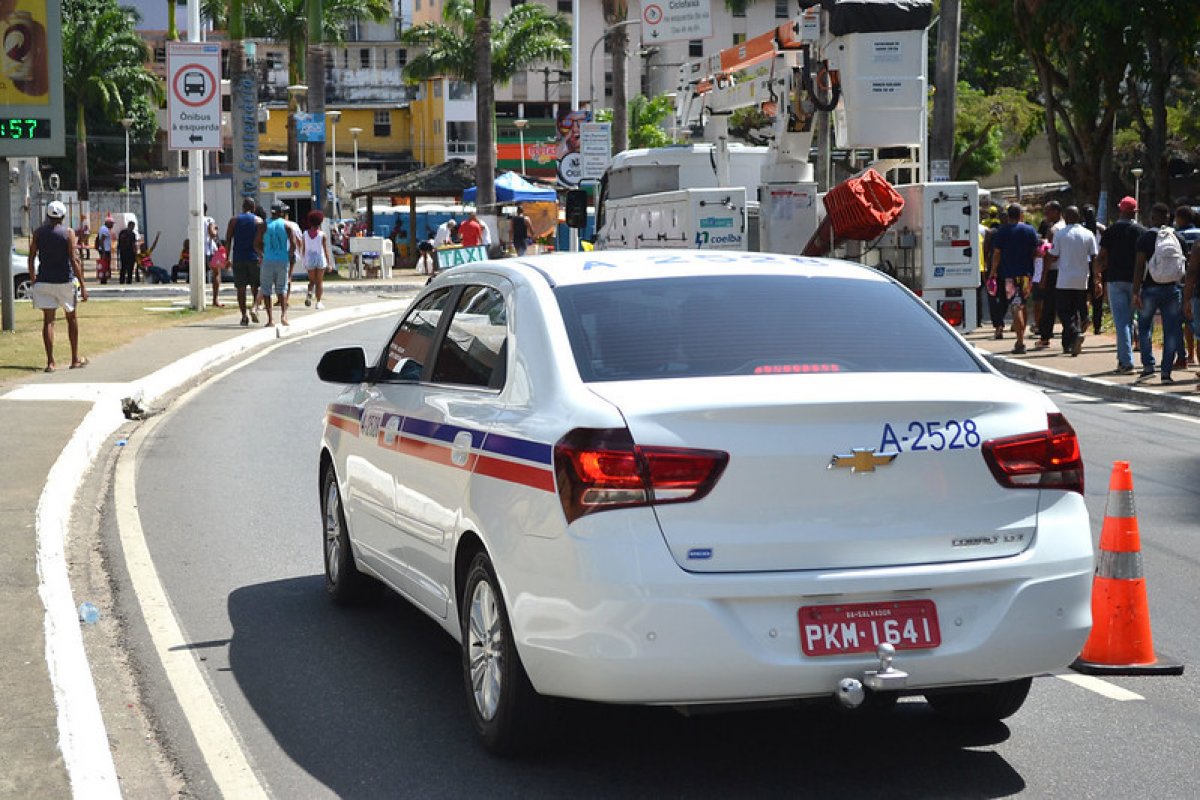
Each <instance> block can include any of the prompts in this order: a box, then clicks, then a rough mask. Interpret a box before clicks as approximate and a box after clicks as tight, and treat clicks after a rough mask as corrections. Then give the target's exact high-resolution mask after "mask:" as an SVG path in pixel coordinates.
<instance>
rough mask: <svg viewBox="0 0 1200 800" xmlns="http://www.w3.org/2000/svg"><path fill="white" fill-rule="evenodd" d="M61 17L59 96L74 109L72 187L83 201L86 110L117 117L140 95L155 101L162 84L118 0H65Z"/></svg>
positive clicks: (85, 189)
mask: <svg viewBox="0 0 1200 800" xmlns="http://www.w3.org/2000/svg"><path fill="white" fill-rule="evenodd" d="M62 20H63V22H62V25H63V37H62V39H63V99H64V101H65V102H66V103H68V104H71V105H73V106H74V108H75V113H76V118H75V137H76V139H75V188H76V190H77V191H78V192H79V199H80V201H82V202H86V201H87V199H88V188H89V187H88V149H87V136H88V132H87V113H86V112H87V110H88V109H92V110H93V111H96V110H98V111H99V112H100V113H101V114H103V116H104V117H105V118H106V119H108V120H109V121H111V122H116V121H117V120H119V119H121V118H122V117H124V116H126V114H127V113H129V112H130V110H131V108H132V107H133V106H136V105H138V104H139V98H145V97H152V98H154V99H155V100H156V101H157V100H159V99H160V98H161V97H162V87H161V86H160V85H159V82H158V79H157V78H156V77H155V76H154V75H153V74H151V73H150V72H147V71H146V68H145V63H146V60H147V57H148V51H147V49H146V44H145V42H143V41H142V38H141V36H139V35H138V33H137V30H136V29H135V25H136V17H135V16H134V15H133V14H132V12H130V11H127V10H124V9H121V8H119V7H118V6H117V3H116V0H63V5H62ZM141 102H142V103H143V104H144V101H141Z"/></svg>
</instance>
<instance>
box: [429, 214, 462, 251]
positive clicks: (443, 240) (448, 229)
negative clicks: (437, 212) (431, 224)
mask: <svg viewBox="0 0 1200 800" xmlns="http://www.w3.org/2000/svg"><path fill="white" fill-rule="evenodd" d="M457 227H458V223H457V222H455V221H454V218H453V217H451V218H450V219H448V220H446V221H445V222H443V223H442V224H441V225H438V229H437V233H435V234H434V235H433V246H434V247H445V246H446V245H448V244H450V243H451V242H452V241H453V239H454V230H455V229H456V228H457Z"/></svg>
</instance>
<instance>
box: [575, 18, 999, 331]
mask: <svg viewBox="0 0 1200 800" xmlns="http://www.w3.org/2000/svg"><path fill="white" fill-rule="evenodd" d="M804 4H805V3H804V2H802V5H804ZM809 5H810V7H808V8H806V9H805V10H804V11H803V13H801V14H800V15H799V16H798V17H795V18H794V19H792V20H790V21H788V22H786V23H784V24H782V25H780V26H779V27H777V28H775V29H774V30H771V31H768V32H767V33H764V34H762V35H761V36H758V37H755V38H753V39H749V40H747V41H746V42H744V43H742V44H740V45H737V46H735V47H732V48H729V49H727V50H723V51H721V52H720V53H719V54H717V55H714V56H712V57H710V58H708V59H705V60H701V61H695V62H691V63H688V64H685V65H683V66H682V67H681V68H680V84H679V90H678V92H677V95H676V123H677V124H681V125H682V126H684V127H685V128H692V129H695V128H699V129H702V130H703V141H698V142H696V143H694V144H689V145H675V146H671V147H664V148H653V149H643V150H628V151H625V152H623V153H618V154H617V155H616V156H615V157H614V158H613V161H612V164H611V165H610V166H609V168H608V170H607V171H606V172H605V174H604V176H603V177H602V178H601V181H600V187H599V197H598V199H597V219H596V227H597V234H596V243H595V244H596V248H597V249H606V248H607V249H613V248H648V247H655V248H662V247H668V248H672V247H675V248H697V249H703V250H751V251H764V252H775V253H793V254H801V253H806V252H807V253H809V254H813V253H819V254H821V255H831V256H835V257H839V258H846V259H850V260H857V261H859V262H861V263H864V264H868V265H870V266H874V267H877V268H879V269H881V270H883V271H885V272H887V273H888V274H890V275H892V276H894V277H896V278H897V279H898V280H900V281H902V282H903V283H904V284H905V285H906V286H908V287H909V288H910V289H912V290H913V291H914V292H916V293H917V294H919V295H921V296H922V297H923V298H924V299H925V301H926V302H927V303H929V305H930V306H931V307H933V308H934V309H935V310H937V311H938V313H939V314H940V315H941V316H942V317H943V318H944V319H946V320H947V322H949V323H950V324H951V325H953V326H955V327H956V328H958V329H959V330H961V331H964V332H965V331H969V330H972V329H974V327H975V326H976V324H977V318H976V309H975V301H974V297H973V294H974V291H975V289H976V288H977V287H978V286H979V276H980V272H979V257H980V253H979V247H980V245H979V221H978V220H979V187H978V185H977V184H975V183H974V182H969V181H957V182H945V181H941V182H932V183H927V182H924V181H925V178H926V168H925V162H926V153H925V150H926V147H925V145H926V138H927V130H926V118H927V117H926V113H927V110H926V98H927V96H928V89H927V86H928V82H927V78H926V61H927V59H926V53H927V33H926V28H927V26H928V25H929V21H930V15H931V4H930V1H929V0H899V1H898V0H889V1H888V2H883V1H882V0H822V2H820V4H817V3H813V2H811V0H809ZM740 108H758V109H759V110H760V111H762V112H763V114H764V115H765V116H766V117H767V118H768V119H770V120H772V121H773V122H772V128H771V131H770V135H769V139H768V141H769V145H768V146H765V147H761V146H759V147H756V146H749V145H742V144H738V143H734V142H731V141H730V134H729V117H730V114H732V113H733V112H734V111H735V110H737V109H740ZM818 112H826V119H827V120H828V121H829V125H828V128H830V129H831V131H830V132H831V134H832V138H833V140H834V141H833V142H831V141H829V140H828V139H827V138H826V139H824V140H823V141H818V142H814V138H815V134H816V133H817V129H818V125H817V122H818V119H819V114H818ZM834 144H836V146H837V147H838V148H840V149H844V150H846V151H848V152H850V153H851V154H854V155H855V156H857V157H858V158H859V160H858V161H857V162H856V166H857V167H858V168H860V169H861V172H860V173H859V175H861V174H862V173H864V172H866V170H867V169H868V168H874V169H875V170H877V171H878V172H879V173H881V174H883V175H884V176H887V178H888V181H889V182H890V183H891V184H892V185H893V186H894V188H895V190H896V192H897V193H898V194H899V196H900V198H902V200H903V203H902V205H903V208H902V209H898V208H893V209H892V211H893V212H894V211H896V210H898V211H899V213H898V215H896V214H895V213H892V214H890V215H889V217H888V218H889V220H891V222H890V226H887V227H885V229H883V231H882V234H881V235H878V236H875V237H873V238H871V239H869V240H857V239H848V238H846V236H844V235H841V233H842V232H841V231H839V230H838V226H837V221H838V219H839V218H841V217H844V216H845V215H844V214H839V213H830V212H831V211H833V212H837V211H839V209H836V208H834V209H831V208H830V204H831V202H832V201H833V200H834V199H835V198H836V197H840V196H843V195H844V194H845V193H835V195H834V196H833V197H830V196H829V195H828V194H827V193H821V192H819V190H818V185H817V183H816V181H815V180H814V168H813V161H814V159H829V157H830V152H831V148H832V147H833V146H834ZM814 145H815V147H814ZM863 153H867V154H869V156H863V155H862V154H863ZM841 210H842V211H844V210H845V209H841ZM868 210H869V209H868Z"/></svg>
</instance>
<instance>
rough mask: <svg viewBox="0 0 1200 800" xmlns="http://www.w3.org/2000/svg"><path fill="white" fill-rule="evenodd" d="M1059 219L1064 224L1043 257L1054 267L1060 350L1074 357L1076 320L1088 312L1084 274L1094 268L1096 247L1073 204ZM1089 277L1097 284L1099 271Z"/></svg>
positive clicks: (1079, 345) (1079, 344) (1078, 346)
mask: <svg viewBox="0 0 1200 800" xmlns="http://www.w3.org/2000/svg"><path fill="white" fill-rule="evenodd" d="M1063 221H1064V222H1065V223H1066V226H1065V227H1064V228H1062V229H1061V230H1059V231H1057V232H1055V234H1054V241H1053V242H1051V244H1050V252H1049V253H1047V254H1046V259H1047V261H1049V262H1050V265H1051V268H1057V270H1058V284H1057V288H1056V292H1055V294H1056V297H1055V305H1056V308H1057V311H1058V319H1059V322H1061V323H1062V329H1063V332H1062V345H1063V352H1064V353H1070V354H1071V355H1073V356H1077V355H1079V353H1080V351H1081V350H1082V349H1083V339H1084V337H1083V334H1082V333H1080V327H1079V326H1080V320H1081V319H1084V320H1086V319H1087V313H1088V306H1087V287H1088V276H1089V275H1091V274H1092V272H1093V271H1095V269H1096V267H1095V258H1096V255H1097V254H1098V253H1099V247H1097V245H1096V235H1095V234H1094V233H1092V232H1091V231H1089V230H1088V229H1087V228H1085V227H1083V225H1081V224H1080V222H1081V221H1082V217H1081V216H1080V214H1079V208H1078V207H1077V206H1067V207H1066V208H1065V209H1063ZM1093 278H1094V280H1095V285H1096V286H1097V287H1099V286H1100V276H1099V274H1096V275H1094V276H1093Z"/></svg>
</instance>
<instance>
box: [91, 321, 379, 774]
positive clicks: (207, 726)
mask: <svg viewBox="0 0 1200 800" xmlns="http://www.w3.org/2000/svg"><path fill="white" fill-rule="evenodd" d="M375 308H377V307H375ZM390 313H393V309H391V308H389V309H387V310H386V311H380V312H379V313H375V314H371V313H363V312H361V311H360V315H359V316H357V317H355V318H353V319H347V320H344V321H340V322H338V323H336V324H332V325H329V326H327V327H324V328H322V329H321V332H322V333H330V332H332V331H336V330H340V329H341V328H345V327H349V326H350V325H354V324H356V323H359V322H363V321H365V320H367V319H371V318H373V317H379V316H385V315H387V314H390ZM294 341H296V340H295V339H293V338H291V337H289V338H288V339H286V340H280V341H275V342H274V343H272V344H271V345H269V346H267V347H265V348H263V349H262V350H261V351H259V352H257V353H255V354H254V355H252V356H249V357H247V358H244V359H242V360H240V361H238V362H236V363H234V364H231V365H229V366H228V367H226V368H225V369H223V370H221V371H220V372H217V373H214V374H213V375H211V376H209V377H207V378H206V379H205V380H204V381H203V382H202V383H200V384H198V385H196V386H194V387H192V388H191V389H189V390H188V391H186V392H185V393H184V394H183V395H181V396H180V397H179V398H178V399H176V400H175V402H174V403H172V405H171V408H170V410H169V411H168V412H167V413H164V414H162V415H161V416H156V417H151V418H150V419H149V420H147V421H146V423H145V424H144V425H142V426H140V427H139V428H138V429H137V430H136V431H134V433H133V434H132V435H131V436H130V437H129V441H128V443H127V444H126V447H125V449H124V450H123V451H122V453H121V456H120V458H119V459H118V460H117V469H116V475H115V477H114V480H113V502H114V505H115V506H116V509H117V515H116V516H117V529H118V534H119V539H120V541H121V548H122V550H123V552H124V556H125V563H126V568H127V570H128V572H129V579H130V583H131V584H132V585H133V593H134V596H136V597H137V601H138V605H139V606H140V608H141V610H142V616H143V618H144V619H145V620H146V627H147V628H148V629H149V631H150V637H151V640H152V641H153V643H154V650H155V652H156V653H157V654H158V657H159V661H160V662H161V663H162V665H163V669H164V670H165V671H166V674H167V680H168V681H169V682H170V684H171V690H172V691H173V692H174V694H175V697H176V699H177V700H178V702H179V705H180V708H181V709H182V710H183V714H184V716H185V717H186V718H187V721H188V727H189V728H190V729H191V731H192V735H193V736H194V737H195V739H196V744H197V746H198V747H199V748H200V752H201V755H202V757H203V758H204V761H205V763H206V764H207V765H208V768H209V771H210V772H211V773H212V776H213V780H214V781H215V782H216V783H217V786H218V787H220V789H221V795H222V796H223V797H237V798H267V797H269V796H270V795H269V793H268V791H267V789H266V787H264V786H263V784H262V782H261V781H260V780H259V778H258V775H257V774H256V773H255V771H254V768H253V767H252V766H251V764H250V759H249V757H248V756H247V755H246V752H245V751H244V750H243V749H242V745H241V739H240V738H239V737H238V736H237V733H236V732H235V731H234V729H233V726H232V723H231V721H230V720H229V719H228V718H227V717H226V716H225V714H224V712H223V711H222V708H221V705H220V703H219V702H218V701H217V698H216V695H215V693H214V692H213V689H212V686H211V685H210V684H209V682H208V680H207V679H206V677H205V675H204V672H203V671H202V670H201V669H200V666H199V664H198V662H197V661H196V657H195V655H194V654H193V653H192V652H190V651H189V650H188V649H187V648H182V647H180V645H181V644H184V643H185V642H187V641H188V640H187V638H186V637H185V635H184V633H183V629H182V628H181V627H180V624H179V620H178V618H177V617H176V615H175V612H174V609H173V608H172V606H171V602H170V600H169V598H168V597H167V593H166V589H165V588H164V587H163V585H162V581H161V580H160V579H159V577H158V570H157V568H156V567H155V566H154V561H153V558H152V557H151V555H150V548H149V545H148V544H147V543H146V534H145V531H144V530H143V528H142V522H141V517H140V516H139V515H138V511H137V509H138V503H137V480H136V470H137V462H138V455H139V453H140V451H141V447H142V444H143V441H144V440H145V439H147V438H148V437H149V436H150V434H151V433H153V432H154V430H155V429H156V428H157V427H158V425H159V424H161V423H162V422H165V421H166V420H167V419H169V418H170V417H171V416H173V415H174V414H177V413H179V411H180V410H181V409H183V408H184V407H185V406H186V405H187V404H188V403H189V402H191V401H192V400H193V399H195V398H196V397H197V396H198V395H199V394H200V393H201V392H203V391H205V390H206V389H207V388H208V387H210V386H212V385H213V384H215V383H217V382H218V381H220V380H221V379H223V378H225V377H227V376H228V375H231V374H233V373H234V372H237V371H238V370H240V369H244V368H245V367H248V366H250V365H252V364H254V363H255V362H257V361H259V360H260V359H262V358H265V357H266V356H268V355H270V354H271V353H273V352H274V351H276V350H278V349H279V348H281V347H284V346H285V345H288V344H292V343H293V342H294Z"/></svg>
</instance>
